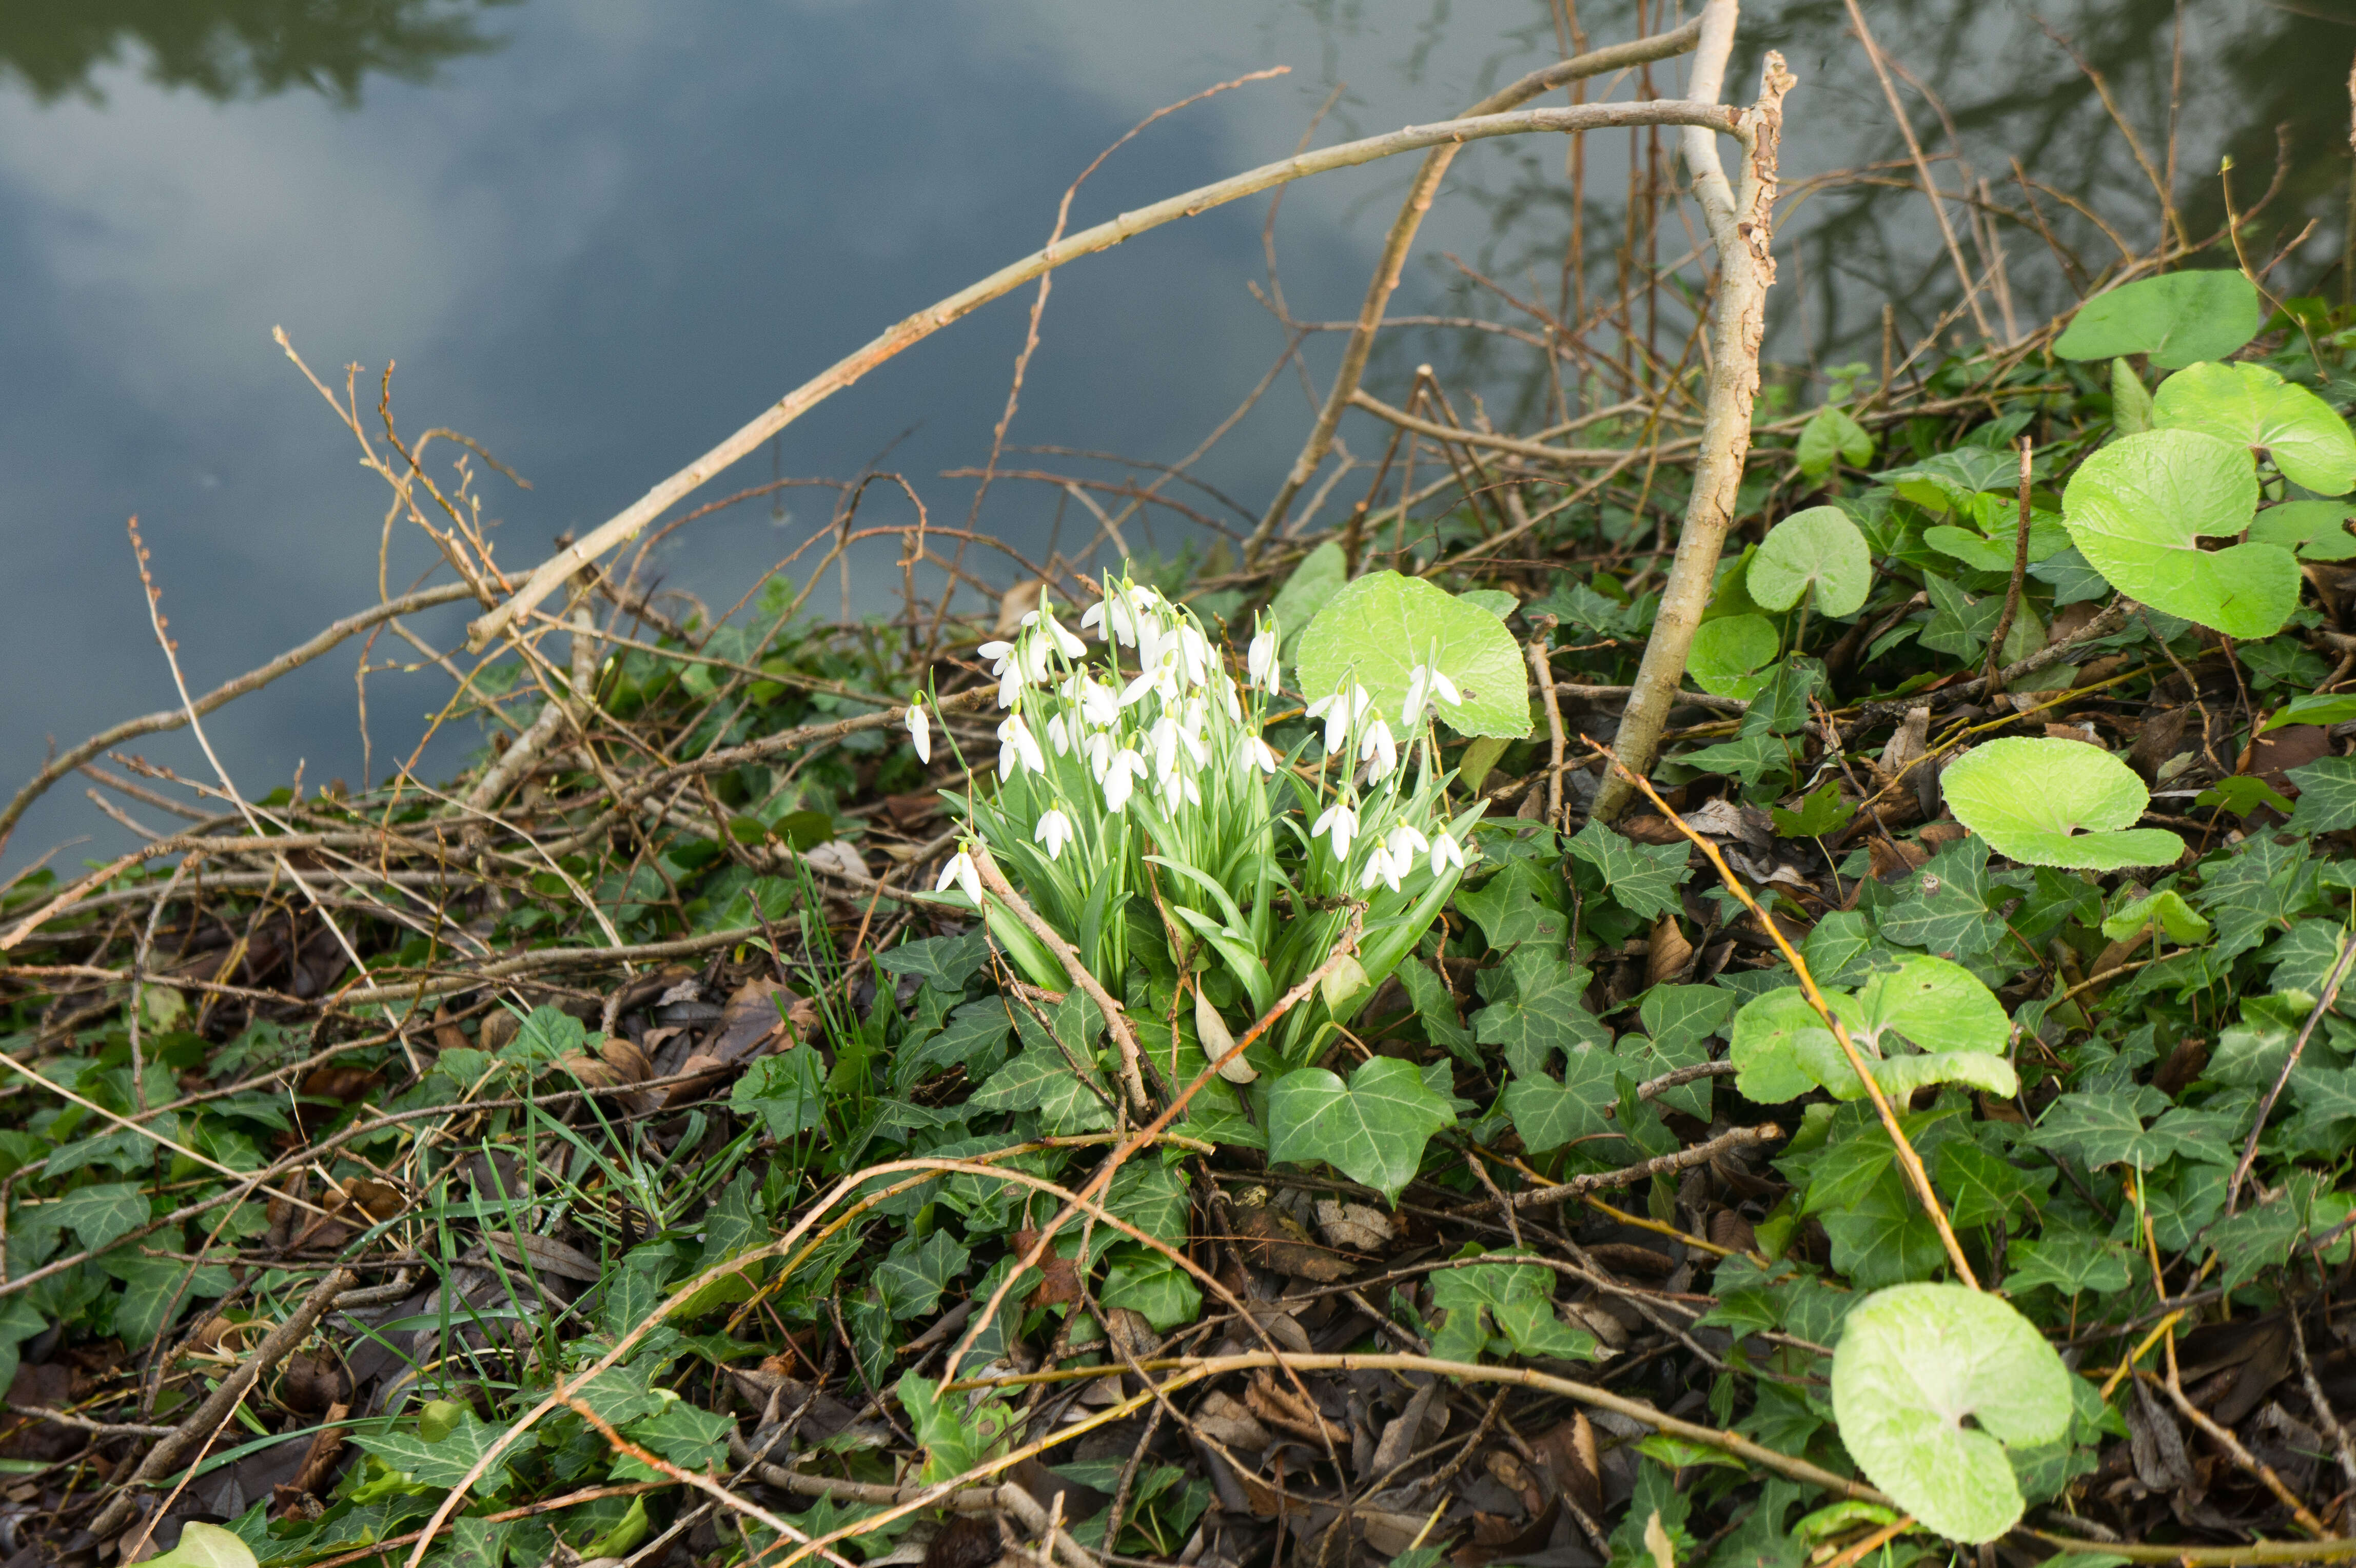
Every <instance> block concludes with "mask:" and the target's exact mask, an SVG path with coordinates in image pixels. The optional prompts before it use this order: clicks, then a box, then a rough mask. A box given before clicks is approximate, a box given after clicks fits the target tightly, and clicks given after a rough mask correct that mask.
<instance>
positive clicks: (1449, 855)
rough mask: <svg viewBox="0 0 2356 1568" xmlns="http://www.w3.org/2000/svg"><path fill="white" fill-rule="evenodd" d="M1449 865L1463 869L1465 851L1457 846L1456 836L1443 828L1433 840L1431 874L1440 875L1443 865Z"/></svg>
mask: <svg viewBox="0 0 2356 1568" xmlns="http://www.w3.org/2000/svg"><path fill="white" fill-rule="evenodd" d="M1449 865H1452V866H1454V867H1455V868H1456V869H1457V870H1459V871H1462V870H1463V869H1464V852H1463V850H1462V849H1461V848H1459V847H1458V846H1457V843H1456V840H1455V839H1454V837H1452V836H1451V834H1449V833H1448V832H1446V831H1445V830H1442V831H1441V832H1440V835H1439V836H1438V837H1437V838H1434V839H1433V840H1432V841H1431V874H1432V875H1434V876H1438V875H1441V867H1443V866H1449Z"/></svg>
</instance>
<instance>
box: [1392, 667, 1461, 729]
mask: <svg viewBox="0 0 2356 1568" xmlns="http://www.w3.org/2000/svg"><path fill="white" fill-rule="evenodd" d="M1432 697H1438V698H1439V699H1440V701H1441V702H1443V703H1447V704H1448V705H1449V706H1451V707H1455V706H1458V705H1459V704H1461V703H1462V702H1463V701H1464V699H1463V697H1462V696H1461V695H1459V694H1458V693H1457V690H1456V682H1453V681H1451V680H1450V679H1449V678H1448V677H1447V676H1445V675H1443V674H1441V673H1440V671H1437V670H1435V669H1433V668H1432V667H1431V666H1430V665H1429V664H1419V665H1417V666H1416V667H1415V668H1414V669H1413V670H1410V671H1408V677H1407V703H1406V705H1405V706H1404V707H1403V708H1402V709H1401V711H1400V714H1399V722H1400V723H1401V724H1402V725H1406V726H1407V727H1408V729H1413V728H1414V727H1415V726H1416V725H1417V724H1419V722H1421V720H1422V718H1423V704H1424V703H1425V702H1426V701H1427V700H1428V699H1430V698H1432Z"/></svg>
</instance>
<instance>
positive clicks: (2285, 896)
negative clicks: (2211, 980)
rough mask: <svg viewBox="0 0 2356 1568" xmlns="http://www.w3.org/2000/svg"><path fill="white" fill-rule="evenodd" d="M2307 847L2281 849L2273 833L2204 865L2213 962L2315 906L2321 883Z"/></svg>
mask: <svg viewBox="0 0 2356 1568" xmlns="http://www.w3.org/2000/svg"><path fill="white" fill-rule="evenodd" d="M2309 847H2310V846H2309V843H2308V840H2306V839H2293V840H2291V842H2290V843H2287V844H2282V843H2276V842H2275V835H2274V834H2272V833H2255V834H2253V835H2252V836H2251V837H2249V838H2248V839H2246V840H2244V841H2243V842H2242V843H2239V844H2236V845H2235V846H2234V847H2233V852H2232V853H2231V854H2227V855H2223V856H2219V857H2213V858H2212V859H2211V860H2210V861H2205V862H2203V863H2202V865H2201V893H2200V901H2201V911H2202V913H2204V914H2206V915H2207V916H2208V917H2209V918H2210V919H2211V921H2213V922H2214V923H2215V925H2216V928H2217V942H2216V945H2215V946H2214V947H2213V948H2211V949H2210V950H2209V956H2210V959H2211V962H2212V963H2214V964H2216V965H2218V966H2220V967H2221V968H2222V966H2223V965H2225V964H2228V963H2231V962H2232V961H2233V960H2234V959H2236V958H2238V957H2240V956H2241V955H2242V954H2243V953H2245V952H2247V951H2249V950H2251V949H2252V948H2254V947H2256V946H2257V945H2258V943H2259V942H2261V941H2263V940H2265V937H2266V934H2267V933H2268V932H2269V931H2271V930H2273V929H2276V928H2277V927H2279V928H2280V929H2285V930H2287V929H2289V928H2290V923H2291V921H2292V919H2293V918H2296V917H2297V916H2299V915H2303V914H2305V913H2306V912H2307V911H2308V909H2309V908H2312V907H2313V905H2314V903H2315V901H2316V898H2317V896H2318V894H2319V891H2320V885H2321V879H2320V877H2319V875H2317V871H2316V867H2315V866H2314V865H2311V864H2310V863H2309V862H2308V852H2309Z"/></svg>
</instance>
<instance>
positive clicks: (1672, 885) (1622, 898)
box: [1570, 822, 1691, 920]
mask: <svg viewBox="0 0 2356 1568" xmlns="http://www.w3.org/2000/svg"><path fill="white" fill-rule="evenodd" d="M1570 853H1571V854H1574V855H1576V856H1578V857H1579V858H1580V860H1583V861H1585V862H1586V863H1587V864H1588V865H1591V866H1593V867H1595V869H1596V870H1597V871H1599V872H1601V873H1602V874H1603V885H1604V886H1605V887H1607V888H1608V889H1610V891H1611V894H1612V900H1613V902H1615V903H1617V904H1618V905H1619V906H1620V907H1621V908H1623V909H1625V910H1627V911H1628V912H1629V913H1630V914H1632V915H1634V916H1636V917H1638V918H1642V919H1646V920H1652V919H1658V918H1660V917H1661V916H1663V915H1665V914H1668V913H1669V912H1670V911H1672V910H1674V909H1677V908H1681V905H1680V904H1679V902H1678V899H1677V888H1678V887H1679V886H1682V885H1683V884H1684V882H1685V880H1686V878H1687V876H1688V875H1691V873H1690V872H1689V871H1688V870H1687V856H1688V854H1689V853H1690V852H1689V851H1687V848H1686V844H1685V841H1684V840H1682V839H1680V840H1678V841H1677V842H1676V843H1665V844H1648V843H1636V842H1635V841H1634V840H1633V839H1626V838H1622V837H1621V836H1620V835H1619V834H1618V833H1616V832H1612V830H1611V829H1610V828H1607V827H1605V826H1604V825H1603V824H1602V823H1601V822H1589V823H1588V824H1587V825H1586V826H1585V827H1583V828H1581V829H1580V830H1579V832H1578V833H1577V834H1575V835H1574V836H1573V837H1572V839H1571V841H1570Z"/></svg>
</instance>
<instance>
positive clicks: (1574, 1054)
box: [1498, 1046, 1623, 1155]
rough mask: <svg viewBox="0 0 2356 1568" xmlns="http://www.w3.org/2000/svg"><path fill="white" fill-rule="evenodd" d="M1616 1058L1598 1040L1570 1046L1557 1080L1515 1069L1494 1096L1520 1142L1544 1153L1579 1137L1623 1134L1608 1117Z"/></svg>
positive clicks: (1616, 1082)
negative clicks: (1511, 1123)
mask: <svg viewBox="0 0 2356 1568" xmlns="http://www.w3.org/2000/svg"><path fill="white" fill-rule="evenodd" d="M1620 1069H1621V1063H1620V1058H1617V1057H1615V1056H1613V1055H1612V1053H1611V1052H1610V1051H1609V1050H1606V1049H1604V1048H1602V1047H1598V1046H1578V1047H1573V1048H1572V1049H1571V1050H1570V1052H1569V1055H1568V1056H1567V1057H1565V1058H1564V1062H1563V1073H1562V1078H1561V1079H1560V1080H1559V1081H1558V1080H1557V1079H1554V1078H1552V1077H1550V1076H1548V1075H1547V1074H1546V1073H1543V1072H1539V1071H1537V1070H1535V1069H1533V1070H1531V1071H1529V1072H1519V1071H1517V1072H1516V1073H1515V1076H1514V1079H1513V1080H1512V1081H1511V1082H1509V1083H1507V1084H1506V1085H1505V1093H1504V1094H1503V1095H1501V1096H1499V1097H1498V1104H1499V1105H1500V1106H1502V1107H1503V1108H1504V1110H1505V1114H1506V1115H1507V1116H1509V1117H1511V1118H1512V1119H1513V1123H1514V1131H1515V1133H1518V1134H1520V1136H1521V1140H1522V1144H1523V1146H1524V1147H1526V1149H1528V1150H1529V1152H1530V1153H1531V1154H1533V1155H1544V1154H1550V1153H1552V1152H1553V1151H1555V1150H1557V1149H1560V1148H1564V1147H1567V1146H1569V1144H1575V1143H1577V1142H1579V1141H1580V1140H1581V1139H1583V1138H1601V1137H1603V1136H1606V1135H1612V1136H1621V1135H1623V1134H1622V1132H1621V1130H1620V1129H1619V1128H1617V1127H1615V1126H1614V1125H1613V1124H1612V1107H1613V1106H1615V1105H1617V1104H1618V1103H1619V1100H1620Z"/></svg>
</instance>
